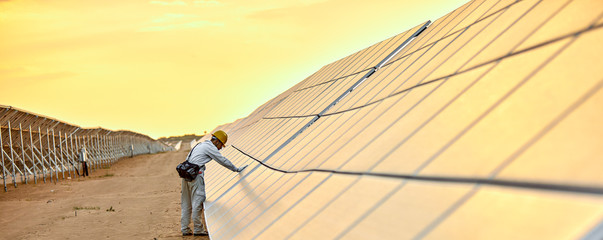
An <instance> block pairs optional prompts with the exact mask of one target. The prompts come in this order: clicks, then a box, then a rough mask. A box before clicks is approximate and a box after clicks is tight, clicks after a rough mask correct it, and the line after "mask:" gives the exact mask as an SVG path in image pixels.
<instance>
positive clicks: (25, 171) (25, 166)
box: [19, 123, 29, 184]
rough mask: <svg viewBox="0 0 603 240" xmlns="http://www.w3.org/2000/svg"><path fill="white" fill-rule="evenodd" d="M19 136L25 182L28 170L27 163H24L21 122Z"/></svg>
mask: <svg viewBox="0 0 603 240" xmlns="http://www.w3.org/2000/svg"><path fill="white" fill-rule="evenodd" d="M19 137H20V138H21V164H23V173H24V174H25V184H27V183H28V178H29V176H27V172H28V170H29V168H28V167H27V165H25V149H23V128H22V126H21V123H19Z"/></svg>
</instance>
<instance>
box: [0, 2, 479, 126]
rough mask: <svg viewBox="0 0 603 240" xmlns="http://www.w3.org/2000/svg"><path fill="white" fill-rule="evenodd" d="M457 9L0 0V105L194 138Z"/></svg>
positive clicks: (447, 5) (81, 122)
mask: <svg viewBox="0 0 603 240" xmlns="http://www.w3.org/2000/svg"><path fill="white" fill-rule="evenodd" d="M467 1H468V0H462V1H458V0H424V1H407V0H374V1H359V0H307V1H302V0H288V1H285V0H176V1H169V0H152V1H138V0H130V1H106V0H103V1H99V0H86V1H81V0H0V36H1V37H0V105H9V106H13V107H16V108H20V109H23V110H26V111H29V112H33V113H36V114H42V115H46V116H49V117H52V118H55V119H58V120H61V121H64V122H68V123H71V124H74V125H78V126H80V127H85V128H91V127H103V128H106V129H110V130H122V129H123V130H131V131H135V132H139V133H142V134H146V135H149V136H150V137H153V138H159V137H164V136H177V135H184V134H203V133H204V131H207V132H209V131H211V130H212V129H214V128H215V127H216V126H218V125H221V124H225V123H229V122H233V121H235V120H236V119H239V118H243V117H246V116H247V115H249V114H250V113H251V112H253V111H254V110H255V109H256V108H257V107H259V106H260V105H262V104H263V103H265V102H267V101H268V100H270V99H272V98H274V97H275V96H277V95H278V94H280V93H282V92H284V91H285V90H287V89H289V88H290V87H292V86H293V85H295V84H296V83H298V82H300V81H302V80H304V79H305V78H306V77H308V76H310V75H311V74H312V73H314V72H316V71H318V70H319V69H320V68H321V67H322V66H324V65H327V64H329V63H331V62H333V61H336V60H338V59H340V58H343V57H345V56H347V55H350V54H352V53H354V52H356V51H359V50H361V49H364V48H366V47H369V46H370V45H372V44H375V43H377V42H379V41H382V40H384V39H387V38H389V37H392V36H394V35H397V34H398V33H401V32H404V31H406V30H408V29H410V28H412V27H414V26H416V25H418V24H421V23H424V22H425V21H427V20H432V21H435V20H436V19H438V18H439V17H441V16H443V15H444V14H447V13H449V12H451V11H453V10H454V9H456V8H458V7H460V6H461V5H463V4H464V3H466V2H467Z"/></svg>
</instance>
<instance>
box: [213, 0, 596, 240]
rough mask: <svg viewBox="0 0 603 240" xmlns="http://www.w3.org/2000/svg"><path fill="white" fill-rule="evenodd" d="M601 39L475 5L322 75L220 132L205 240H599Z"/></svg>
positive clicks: (494, 5)
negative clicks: (234, 169)
mask: <svg viewBox="0 0 603 240" xmlns="http://www.w3.org/2000/svg"><path fill="white" fill-rule="evenodd" d="M602 26H603V2H601V1H594V0H590V1H589V0H574V1H566V0H563V1H504V0H500V1H479V0H476V1H470V2H468V3H467V4H465V5H463V6H462V7H460V8H458V9H456V10H455V11H453V12H451V13H449V14H447V15H445V16H443V17H441V18H440V19H438V20H436V21H434V22H433V23H431V22H426V23H424V24H420V25H418V26H417V27H415V28H413V29H410V30H408V31H406V32H403V33H401V34H399V35H396V36H394V37H392V38H389V39H386V40H384V41H382V42H379V43H377V44H374V45H373V46H370V47H368V48H366V49H363V50H361V51H358V52H357V53H354V54H352V55H350V56H348V57H344V58H342V59H340V60H338V61H335V62H333V63H331V64H328V65H326V66H324V67H323V68H321V69H320V70H319V71H317V72H316V73H314V74H312V75H311V76H309V77H308V78H306V79H305V80H303V81H302V82H300V83H299V84H297V85H296V86H294V87H293V88H291V89H289V90H288V91H286V92H284V93H283V94H281V95H279V96H277V97H275V98H274V99H273V100H271V101H269V102H268V103H266V104H264V105H262V106H261V107H260V108H258V109H257V110H256V111H254V112H253V113H252V114H250V115H249V116H248V117H246V118H243V119H240V120H238V121H236V122H234V123H231V124H226V125H223V126H220V127H218V128H220V129H225V130H227V132H228V133H229V135H230V137H229V139H231V140H230V141H229V147H227V148H226V149H225V150H223V152H224V155H225V156H227V157H228V158H229V159H231V160H232V161H233V162H234V163H235V164H236V165H243V164H250V167H249V168H248V169H249V170H246V171H244V172H243V173H242V174H234V173H231V172H230V171H229V170H226V169H224V168H221V167H219V166H218V165H217V164H215V163H210V164H209V165H208V168H207V172H206V184H207V191H208V194H207V195H208V199H207V202H206V203H205V214H206V220H207V225H208V230H209V232H210V234H211V238H212V239H230V238H243V239H247V238H259V239H283V238H291V239H313V238H321V239H332V238H336V239H340V238H345V239H366V238H371V239H409V238H414V239H423V238H425V239H450V238H452V239H468V238H469V239H471V238H482V239H483V238H487V239H568V238H592V239H597V238H601V237H602V236H603V235H601V234H602V233H603V227H601V226H603V224H601V223H602V221H603V196H602V194H603V177H601V176H602V175H601V174H600V172H601V169H603V161H601V160H603V159H602V157H601V156H603V152H601V144H602V143H603V127H602V125H601V122H603V112H602V111H601V106H602V105H603V92H602V91H601V88H602V87H603V68H601V62H603V46H602V44H601V42H603V29H602V28H601V27H602ZM218 128H217V129H218Z"/></svg>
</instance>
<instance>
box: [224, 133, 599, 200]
mask: <svg viewBox="0 0 603 240" xmlns="http://www.w3.org/2000/svg"><path fill="white" fill-rule="evenodd" d="M231 147H233V148H234V149H236V150H237V151H239V152H240V153H242V154H243V155H245V156H247V157H249V158H251V159H253V160H254V161H256V162H258V163H259V164H261V165H262V166H264V167H266V168H269V169H271V170H273V171H277V172H281V173H286V174H290V173H304V172H323V173H332V174H342V175H354V176H373V177H385V178H397V179H406V180H416V181H429V182H441V183H465V184H483V185H491V186H502V187H512V188H527V189H534V190H548V191H561V192H572V193H583V194H598V195H603V187H597V186H581V185H569V184H555V183H542V182H532V181H511V180H501V179H488V178H471V177H443V176H428V175H421V176H419V175H411V174H394V173H378V172H357V171H341V170H332V169H320V168H310V169H303V170H295V171H288V170H282V169H278V168H275V167H272V166H270V165H268V164H266V163H264V162H262V161H261V160H259V159H257V158H255V157H253V156H251V155H249V154H247V153H246V152H243V151H242V150H241V149H239V148H237V147H236V146H234V145H231Z"/></svg>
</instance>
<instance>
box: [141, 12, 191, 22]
mask: <svg viewBox="0 0 603 240" xmlns="http://www.w3.org/2000/svg"><path fill="white" fill-rule="evenodd" d="M198 17H199V16H198V15H194V14H181V13H166V14H164V15H163V16H161V17H158V18H155V19H153V20H151V22H154V23H165V22H175V21H178V20H183V19H194V18H198Z"/></svg>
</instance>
